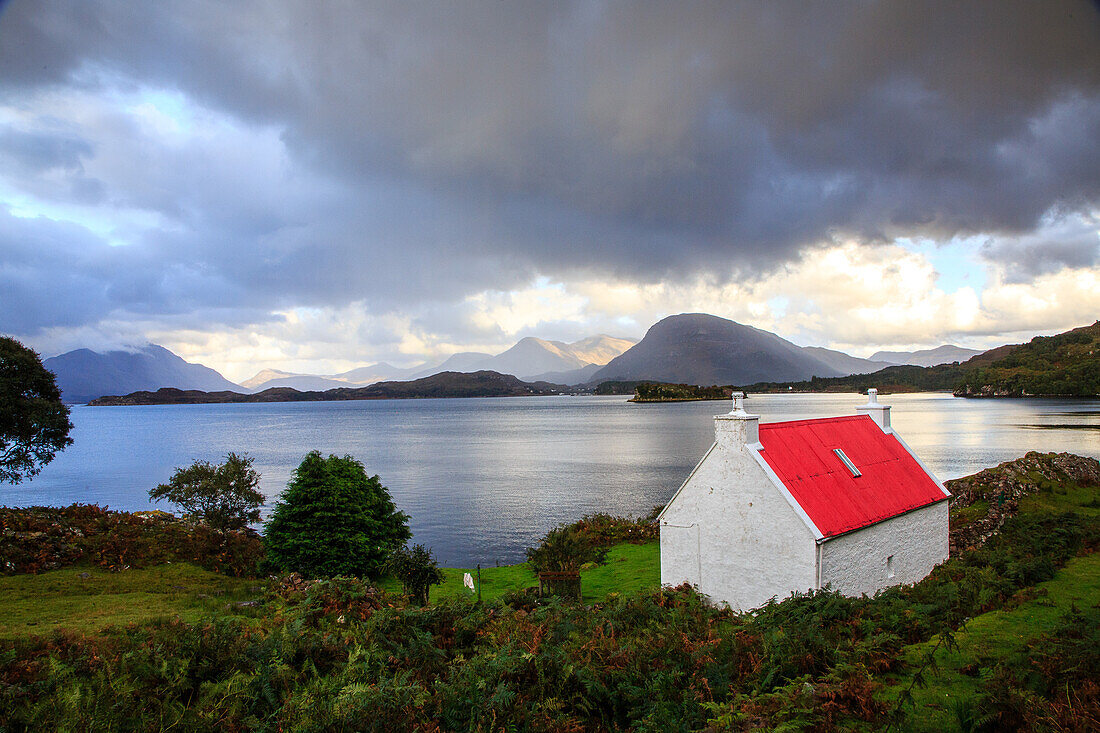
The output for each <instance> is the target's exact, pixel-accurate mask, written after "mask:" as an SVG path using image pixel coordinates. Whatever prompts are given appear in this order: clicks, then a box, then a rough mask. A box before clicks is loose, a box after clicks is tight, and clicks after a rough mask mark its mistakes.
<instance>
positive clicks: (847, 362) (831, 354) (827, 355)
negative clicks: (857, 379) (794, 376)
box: [802, 346, 902, 374]
mask: <svg viewBox="0 0 1100 733" xmlns="http://www.w3.org/2000/svg"><path fill="white" fill-rule="evenodd" d="M802 350H803V351H805V352H806V353H807V354H809V355H810V356H812V357H814V358H815V359H817V360H818V361H820V362H822V363H823V364H825V365H826V366H829V367H831V368H833V369H835V370H837V371H838V372H840V373H841V374H861V373H865V372H877V371H878V370H879V369H885V368H886V367H888V366H896V365H897V364H900V363H902V362H896V361H895V362H891V361H879V360H875V359H861V358H859V357H858V356H851V355H850V354H845V353H844V352H843V351H836V350H834V349H826V348H823V347H821V346H803V347H802Z"/></svg>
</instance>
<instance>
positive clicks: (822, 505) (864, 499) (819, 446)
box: [760, 415, 945, 537]
mask: <svg viewBox="0 0 1100 733" xmlns="http://www.w3.org/2000/svg"><path fill="white" fill-rule="evenodd" d="M760 443H761V444H762V445H763V446H764V450H763V451H762V452H761V453H760V455H761V456H762V457H763V458H764V460H765V461H767V463H768V465H769V466H771V468H772V470H773V471H775V473H776V475H777V476H778V477H779V480H780V481H782V482H783V485H784V486H786V487H787V490H788V491H790V492H791V495H792V496H794V499H795V501H797V502H798V504H799V505H800V506H801V507H802V509H803V511H805V512H806V514H807V515H808V516H809V517H810V520H811V521H812V522H813V523H814V524H815V525H817V528H818V529H819V530H821V533H822V534H823V535H825V536H826V537H832V536H835V535H838V534H843V533H845V532H850V531H852V530H853V529H859V528H860V527H866V526H867V525H869V524H874V523H875V522H880V521H882V520H883V519H889V518H890V517H894V516H897V515H898V514H903V513H905V512H907V511H909V510H911V509H917V508H918V507H922V506H925V505H927V504H932V503H934V502H936V501H939V500H941V499H943V498H945V497H944V493H943V491H942V490H941V489H940V487H939V485H937V483H936V481H935V480H934V479H933V478H932V477H931V476H929V475H928V473H927V472H925V470H924V469H923V468H921V467H920V464H918V463H917V461H916V459H915V458H914V457H913V456H912V454H910V453H909V451H908V450H906V449H905V446H903V445H902V444H901V442H900V441H898V439H897V438H895V437H894V436H893V435H887V434H886V433H884V432H882V430H881V429H880V428H879V426H878V425H877V424H876V423H875V421H874V420H872V419H871V418H870V417H868V416H867V415H853V416H851V417H830V418H824V419H818V420H794V421H791V422H779V423H764V424H762V425H761V426H760ZM834 448H840V449H841V450H843V451H844V454H845V455H846V456H848V458H849V459H851V461H852V463H854V464H855V466H856V468H857V469H858V470H859V472H860V473H861V474H862V475H861V476H859V477H853V476H852V473H851V471H849V470H848V468H847V467H846V466H845V465H844V463H843V461H841V459H840V458H839V457H838V456H837V455H836V454H835V453H834V452H833V449H834Z"/></svg>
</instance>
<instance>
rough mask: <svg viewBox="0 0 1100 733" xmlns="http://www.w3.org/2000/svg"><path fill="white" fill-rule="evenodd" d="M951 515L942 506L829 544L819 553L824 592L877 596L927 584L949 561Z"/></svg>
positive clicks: (940, 503)
mask: <svg viewBox="0 0 1100 733" xmlns="http://www.w3.org/2000/svg"><path fill="white" fill-rule="evenodd" d="M947 510H948V502H946V501H941V502H938V503H936V504H932V505H930V506H926V507H922V508H920V509H916V510H914V511H911V512H908V513H906V514H902V515H900V516H897V517H893V518H892V519H887V520H885V521H883V522H879V523H877V524H873V525H871V526H870V527H864V528H863V529H860V530H857V531H855V532H850V533H848V534H846V535H841V536H840V537H835V538H833V539H831V540H828V541H827V542H825V543H824V544H823V545H822V547H821V584H822V586H825V585H828V586H829V587H830V588H832V589H833V590H837V591H840V592H841V593H843V594H844V595H848V596H859V595H862V594H864V593H866V594H867V595H874V594H875V592H876V591H879V590H882V589H883V588H887V587H889V586H891V585H900V584H902V583H916V582H917V581H919V580H921V579H923V578H924V577H925V576H926V575H928V573H930V572H932V568H934V567H935V566H936V565H939V564H940V563H941V562H944V561H945V560H947V557H948V554H949V551H948V544H947V542H948V525H947ZM888 558H890V561H889V563H888V562H887V560H888ZM888 565H889V567H888ZM891 572H892V573H893V576H892V577H891V575H890V573H891Z"/></svg>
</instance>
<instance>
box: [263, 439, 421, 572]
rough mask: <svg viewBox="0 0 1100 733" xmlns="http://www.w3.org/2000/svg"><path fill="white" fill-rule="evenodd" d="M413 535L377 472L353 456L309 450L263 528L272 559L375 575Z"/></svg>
mask: <svg viewBox="0 0 1100 733" xmlns="http://www.w3.org/2000/svg"><path fill="white" fill-rule="evenodd" d="M411 536H412V534H411V533H410V532H409V517H408V515H407V514H405V513H404V512H400V511H397V508H396V507H395V506H394V504H393V499H391V498H390V494H389V492H388V491H387V490H386V487H385V486H383V485H382V484H381V482H380V481H379V480H378V477H377V476H370V477H368V476H367V473H366V471H365V470H364V469H363V464H361V463H359V461H357V460H355V459H354V458H352V457H351V456H344V457H343V458H339V457H337V456H332V455H330V456H329V457H328V458H322V457H321V454H320V453H319V452H317V451H313V452H311V453H310V454H308V455H307V456H306V457H305V458H304V459H303V460H302V463H301V465H299V466H298V468H297V469H295V471H294V475H293V476H292V477H291V479H290V483H288V484H287V487H286V490H285V491H284V492H283V493H282V494H281V495H280V497H279V502H278V503H277V504H276V505H275V511H274V513H273V514H272V515H271V519H270V520H269V521H268V522H267V525H266V526H265V528H264V545H265V547H266V549H267V556H268V559H269V560H270V561H271V563H272V564H273V565H275V566H276V567H278V568H280V569H282V570H286V571H293V572H298V573H301V574H303V575H306V576H308V577H319V576H331V575H354V576H367V577H371V578H374V577H377V576H378V575H379V573H380V572H381V571H382V568H383V566H384V565H385V563H386V559H387V558H388V557H389V556H390V554H391V553H392V552H393V551H394V550H395V549H397V548H398V547H402V546H403V545H404V544H405V542H406V541H407V540H408V539H409V538H410V537H411Z"/></svg>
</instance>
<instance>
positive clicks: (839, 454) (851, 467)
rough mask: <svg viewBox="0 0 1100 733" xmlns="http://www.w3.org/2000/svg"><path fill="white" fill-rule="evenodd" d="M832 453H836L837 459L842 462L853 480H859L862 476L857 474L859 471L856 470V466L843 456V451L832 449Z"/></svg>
mask: <svg viewBox="0 0 1100 733" xmlns="http://www.w3.org/2000/svg"><path fill="white" fill-rule="evenodd" d="M833 453H836V456H837V458H839V459H840V460H842V461H844V465H845V466H847V467H848V470H849V471H851V472H852V477H853V478H859V477H860V476H862V475H863V474H862V473H860V472H859V469H858V468H856V464H854V463H852V459H851V458H849V457H848V456H846V455H844V451H842V450H841V449H840V448H833Z"/></svg>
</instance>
